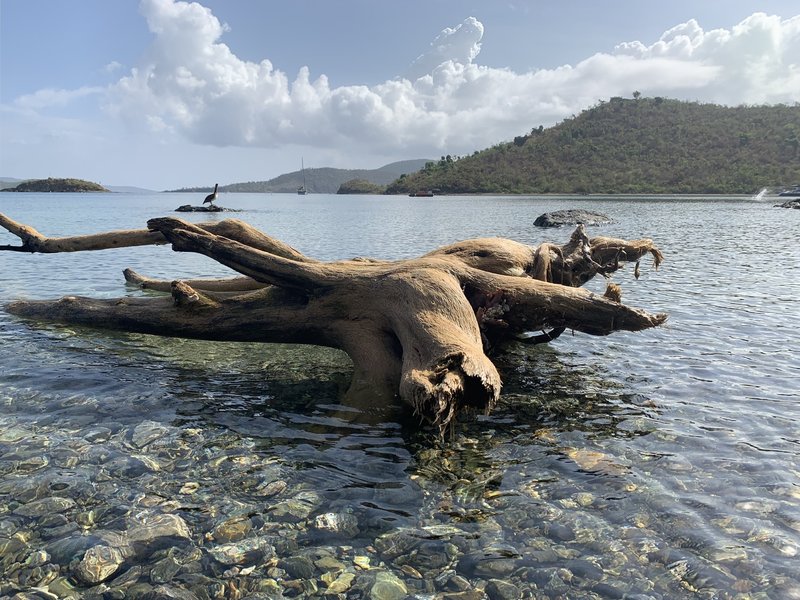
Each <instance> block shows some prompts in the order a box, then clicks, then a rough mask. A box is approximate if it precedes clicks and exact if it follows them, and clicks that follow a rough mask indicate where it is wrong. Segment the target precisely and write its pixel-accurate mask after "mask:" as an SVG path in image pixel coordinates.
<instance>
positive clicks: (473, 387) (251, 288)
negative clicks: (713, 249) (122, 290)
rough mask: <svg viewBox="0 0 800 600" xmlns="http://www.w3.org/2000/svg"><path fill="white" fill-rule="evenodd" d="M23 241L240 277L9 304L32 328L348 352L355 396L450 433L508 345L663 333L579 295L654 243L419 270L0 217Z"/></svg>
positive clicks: (490, 242)
mask: <svg viewBox="0 0 800 600" xmlns="http://www.w3.org/2000/svg"><path fill="white" fill-rule="evenodd" d="M0 226H2V227H4V228H5V229H7V230H8V231H10V232H11V233H13V234H14V235H16V236H17V237H19V238H20V240H21V242H22V244H21V245H19V246H0V250H7V251H19V252H42V253H48V252H74V251H81V250H101V249H107V248H120V247H126V246H138V245H155V244H171V246H172V249H173V250H175V251H177V252H198V253H200V254H204V255H206V256H209V257H210V258H213V259H214V260H216V261H218V262H220V263H222V264H224V265H226V266H228V267H230V268H231V269H232V270H234V271H236V272H238V273H239V274H240V277H235V278H231V279H224V280H194V281H189V280H186V281H181V280H176V281H158V280H151V279H148V278H146V277H143V276H141V275H139V274H138V273H136V272H134V271H132V270H130V269H126V271H125V277H126V279H127V280H128V281H129V282H131V283H135V284H138V285H141V286H142V287H147V288H152V289H157V290H163V291H165V292H168V293H169V295H168V296H167V295H165V296H164V297H161V298H158V297H157V298H120V299H114V300H96V299H91V298H82V297H65V298H62V299H60V300H49V301H25V300H20V301H16V302H12V303H10V304H8V305H7V306H6V309H7V310H8V312H10V313H12V314H15V315H19V316H21V317H25V318H30V319H43V320H50V321H59V322H63V323H69V324H82V325H87V326H92V327H103V328H109V329H116V330H123V331H129V332H138V333H148V334H154V335H162V336H176V337H185V338H196V339H206V340H217V341H251V342H252V341H258V342H283V343H300V344H317V345H323V346H330V347H333V348H339V349H341V350H344V351H345V352H346V353H347V354H348V355H349V356H350V358H351V359H352V361H353V365H354V376H353V381H352V383H351V386H350V390H349V391H348V394H352V395H365V394H366V395H368V396H369V397H370V398H373V399H382V400H387V401H389V400H391V398H393V397H395V396H399V397H400V398H401V399H402V400H404V401H405V402H407V403H409V404H410V406H411V407H412V408H413V410H414V411H415V412H416V413H417V414H419V415H420V416H421V417H422V418H423V419H425V420H426V421H428V422H429V423H431V424H432V425H434V426H435V427H438V428H439V429H440V431H443V430H444V429H445V428H446V427H447V426H448V424H449V423H450V422H451V421H452V420H453V419H454V418H455V417H456V415H457V414H458V413H459V412H460V411H462V410H464V409H474V410H478V411H482V412H488V411H490V410H491V409H492V407H493V406H494V404H495V402H496V401H497V398H498V396H499V394H500V388H501V381H500V375H499V374H498V372H497V369H496V368H495V366H494V364H493V363H492V361H491V360H490V359H489V355H491V352H492V350H493V349H495V348H497V347H499V346H502V345H503V344H504V343H506V342H508V341H509V340H515V339H521V338H522V337H523V336H525V334H529V332H542V333H541V334H540V335H534V336H530V335H527V336H526V337H524V339H526V340H527V341H533V342H544V341H550V340H552V339H555V338H556V337H557V336H558V335H559V334H560V333H561V332H563V331H564V330H565V329H572V330H575V331H581V332H584V333H588V334H591V335H607V334H609V333H612V332H614V331H618V330H628V331H639V330H642V329H647V328H649V327H654V326H657V325H660V324H661V323H663V322H664V321H665V320H666V318H667V316H666V315H665V314H650V313H647V312H645V311H643V310H640V309H636V308H631V307H627V306H625V305H623V304H621V302H620V293H619V287H618V286H616V285H614V284H609V287H608V290H607V292H606V294H605V295H603V296H600V295H597V294H594V293H592V292H590V291H587V290H585V289H582V288H581V287H579V286H581V285H583V284H584V283H586V282H587V281H588V280H589V279H591V278H592V277H594V276H595V275H598V274H600V275H609V274H610V273H613V272H614V271H616V270H617V269H619V268H620V266H621V265H622V264H623V263H625V262H631V261H636V274H637V276H638V272H639V263H638V261H639V259H640V258H642V257H643V256H644V255H646V254H648V253H649V254H652V256H653V259H654V263H655V266H656V267H657V266H658V265H659V263H660V262H661V260H662V258H663V257H662V255H661V252H660V251H659V250H658V248H656V246H655V245H654V244H653V242H652V241H650V240H636V241H625V240H619V239H613V238H606V237H596V238H592V239H589V238H588V237H587V236H586V234H585V232H584V229H583V227H582V226H578V228H577V229H576V230H575V232H574V233H573V234H572V237H571V238H570V240H569V241H568V242H567V243H566V244H564V245H556V244H550V243H547V244H542V245H540V246H538V247H531V246H527V245H525V244H521V243H518V242H515V241H512V240H508V239H502V238H481V239H473V240H466V241H463V242H458V243H456V244H452V245H449V246H445V247H442V248H439V249H437V250H434V251H433V252H430V253H428V254H425V255H423V256H421V257H419V258H412V259H408V260H399V261H383V260H374V259H353V260H345V261H336V262H322V261H318V260H314V259H312V258H309V257H307V256H305V255H303V254H301V253H300V252H298V251H297V250H295V249H294V248H292V247H290V246H288V245H287V244H284V243H283V242H281V241H279V240H276V239H274V238H272V237H270V236H268V235H266V234H264V233H262V232H260V231H258V230H256V229H254V228H253V227H251V226H249V225H248V224H246V223H244V222H243V221H240V220H236V219H226V220H224V221H221V222H219V223H214V224H201V225H194V224H192V223H188V222H186V221H183V220H181V219H176V218H169V217H165V218H158V219H152V220H150V221H148V223H147V226H148V229H146V230H144V229H143V230H133V231H116V232H107V233H100V234H93V235H86V236H76V237H68V238H48V237H46V236H43V235H42V234H40V233H39V232H37V231H36V230H35V229H33V228H31V227H29V226H27V225H23V224H20V223H17V222H15V221H13V220H11V219H10V218H8V217H6V216H5V215H2V214H0Z"/></svg>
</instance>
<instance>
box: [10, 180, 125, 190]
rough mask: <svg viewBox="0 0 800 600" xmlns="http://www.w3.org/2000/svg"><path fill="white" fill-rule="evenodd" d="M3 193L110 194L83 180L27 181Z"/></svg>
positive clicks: (101, 187) (96, 184) (100, 187)
mask: <svg viewBox="0 0 800 600" xmlns="http://www.w3.org/2000/svg"><path fill="white" fill-rule="evenodd" d="M0 191H3V192H110V191H111V190H108V189H106V188H104V187H103V186H102V185H100V184H99V183H94V182H91V181H85V180H83V179H56V178H53V177H48V178H47V179H29V180H28V181H23V182H22V183H20V184H19V185H17V186H15V187H10V188H4V189H3V190H0Z"/></svg>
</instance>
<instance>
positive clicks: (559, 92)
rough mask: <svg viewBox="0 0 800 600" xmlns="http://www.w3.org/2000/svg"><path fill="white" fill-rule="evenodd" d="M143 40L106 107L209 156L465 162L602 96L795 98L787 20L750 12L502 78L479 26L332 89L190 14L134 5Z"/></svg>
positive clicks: (799, 34)
mask: <svg viewBox="0 0 800 600" xmlns="http://www.w3.org/2000/svg"><path fill="white" fill-rule="evenodd" d="M141 11H142V13H143V14H144V16H145V18H146V19H147V23H148V26H149V28H150V30H151V32H152V33H153V34H154V36H155V39H154V41H153V43H152V45H151V47H150V48H149V50H148V53H147V55H146V58H145V59H144V60H143V61H142V62H141V63H140V64H139V65H137V66H136V68H134V69H132V70H131V71H130V73H129V74H128V75H127V76H125V77H123V78H122V79H120V80H119V81H118V82H117V83H116V84H115V85H114V86H112V88H111V89H110V93H109V96H108V106H107V108H108V109H109V110H110V111H111V112H112V113H113V114H116V115H119V116H120V117H122V118H124V119H126V120H129V121H131V122H133V123H135V124H137V125H139V124H142V123H144V124H146V125H148V126H149V127H151V128H153V129H155V130H163V131H170V132H173V133H175V134H178V135H181V136H184V137H186V138H187V139H189V140H191V141H193V142H196V143H200V144H209V145H216V146H259V147H279V146H282V145H286V144H308V145H313V146H317V147H325V146H328V147H342V146H344V145H346V144H351V145H353V144H356V145H358V146H359V147H360V148H361V149H362V150H367V151H372V152H376V153H381V154H384V155H390V154H395V155H406V156H414V155H433V156H435V155H438V154H439V153H443V152H445V151H446V152H448V153H465V152H471V151H472V150H475V149H481V148H484V147H487V146H489V145H492V144H494V143H496V142H498V141H501V140H506V139H510V138H511V137H513V136H514V135H519V134H521V133H524V132H526V131H528V130H530V129H531V128H532V127H536V126H538V125H540V124H543V125H550V124H553V123H555V122H556V121H558V120H560V119H563V118H565V117H567V116H569V115H570V114H574V113H577V112H579V111H581V110H582V109H584V108H586V107H588V106H590V105H592V104H594V103H596V102H597V101H598V100H602V99H607V98H609V97H611V96H617V95H626V96H629V95H630V94H631V93H632V92H633V91H634V90H639V91H641V92H642V93H643V94H645V95H649V96H656V95H661V96H668V97H674V98H686V99H697V100H704V101H713V102H719V103H723V104H731V105H736V104H742V103H776V102H789V103H793V102H796V101H798V100H800V62H799V61H800V16H796V17H792V18H789V19H781V18H780V17H776V16H768V15H765V14H761V13H757V14H754V15H752V16H750V17H748V18H747V19H745V20H744V21H742V22H741V23H739V24H738V25H735V26H734V27H732V28H731V29H715V30H711V31H704V30H703V29H702V27H701V25H700V24H699V23H697V22H696V21H694V20H691V21H688V22H686V23H683V24H680V25H677V26H675V27H673V28H671V29H669V30H668V31H666V32H665V33H664V34H663V35H662V36H661V38H660V39H659V40H657V41H655V42H653V43H651V44H649V45H648V44H646V43H643V42H640V41H631V42H626V43H621V44H619V45H618V46H617V47H616V48H615V49H614V50H613V51H612V52H610V53H598V54H595V55H593V56H590V57H587V58H586V59H585V60H583V61H581V62H579V63H577V64H575V65H564V66H562V67H559V68H555V69H539V70H532V71H529V72H527V73H515V72H513V71H510V70H508V69H496V68H489V67H486V66H481V65H480V64H478V63H477V62H476V59H477V58H478V55H479V52H480V47H481V39H482V36H483V25H482V24H481V23H480V21H478V20H477V19H475V18H473V17H470V18H468V19H466V20H464V21H463V22H462V23H461V24H459V25H457V26H455V27H453V28H447V29H445V30H443V31H442V32H441V33H440V34H439V36H437V38H436V39H435V40H434V41H433V43H432V44H431V47H430V49H429V50H428V51H426V52H425V53H423V54H422V55H420V56H419V57H418V58H417V59H416V60H414V61H413V62H412V64H411V65H410V67H409V70H408V72H407V73H406V74H405V75H404V76H403V77H398V78H395V79H391V80H388V81H386V82H384V83H381V84H379V85H375V86H341V87H334V88H332V87H331V86H330V84H329V82H328V79H327V78H326V77H325V76H324V75H320V76H317V77H312V75H311V72H310V70H309V69H308V68H307V67H304V68H302V69H301V70H300V72H299V73H298V74H297V75H296V76H295V77H294V78H290V77H289V76H288V75H287V74H286V73H284V72H283V71H280V70H279V69H277V68H275V67H274V66H273V64H272V63H271V62H270V61H269V60H267V59H264V60H262V61H261V62H257V63H256V62H251V61H246V60H242V59H240V58H239V57H237V56H236V55H235V54H233V52H232V51H231V50H230V48H229V47H228V46H227V45H226V44H224V43H223V42H222V38H223V36H224V34H225V33H226V31H227V27H226V26H225V25H223V24H222V23H220V21H219V20H218V19H217V18H216V17H215V16H214V15H213V14H212V12H211V11H210V10H209V9H208V8H205V7H203V6H201V5H200V4H197V3H187V2H183V1H177V0H142V2H141Z"/></svg>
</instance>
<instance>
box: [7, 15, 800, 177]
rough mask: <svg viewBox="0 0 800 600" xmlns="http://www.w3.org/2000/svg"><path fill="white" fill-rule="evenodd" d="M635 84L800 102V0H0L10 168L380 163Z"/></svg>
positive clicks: (457, 147)
mask: <svg viewBox="0 0 800 600" xmlns="http://www.w3.org/2000/svg"><path fill="white" fill-rule="evenodd" d="M634 91H639V92H640V93H641V94H642V95H643V96H665V97H669V98H679V99H685V100H692V101H695V100H696V101H701V102H715V103H719V104H725V105H741V104H775V103H786V104H795V103H797V102H800V2H798V1H797V0H764V1H752V0H748V1H745V0H704V1H702V2H698V1H697V0H671V1H670V2H646V1H642V0H608V1H607V2H598V1H589V0H580V1H579V0H559V1H558V2H553V1H548V2H544V1H533V0H513V1H503V0H403V1H402V2H385V1H376V0H337V1H335V2H334V1H331V0H201V1H200V2H184V1H178V0H141V1H137V0H113V1H112V0H0V177H16V178H20V179H27V178H43V177H77V178H80V179H88V180H90V181H96V182H99V183H102V184H104V185H110V186H125V185H129V186H138V187H144V188H148V189H154V190H163V189H175V188H180V187H190V186H211V185H213V184H214V183H217V182H218V183H220V184H221V185H224V184H228V183H235V182H243V181H261V180H267V179H271V178H273V177H276V176H278V175H280V174H282V173H286V172H290V171H296V170H298V169H299V168H300V165H301V161H302V162H303V163H304V164H305V166H306V168H310V167H338V168H358V169H361V168H377V167H380V166H382V165H384V164H387V163H390V162H393V161H396V160H406V159H411V158H434V159H436V158H438V157H440V156H442V155H445V154H451V155H465V154H471V153H472V152H474V151H475V150H481V149H484V148H487V147H490V146H492V145H494V144H497V143H499V142H503V141H509V140H511V139H513V137H514V136H516V135H521V134H524V133H527V132H529V131H530V130H531V129H533V128H535V127H538V126H539V125H543V126H545V127H549V126H551V125H554V124H556V123H558V122H560V121H562V120H563V119H565V118H569V117H570V116H572V115H575V114H578V113H580V112H581V111H582V110H585V109H587V108H589V107H591V106H593V105H596V104H597V103H599V102H600V101H603V100H608V98H610V97H612V96H624V97H631V95H632V94H633V92H634Z"/></svg>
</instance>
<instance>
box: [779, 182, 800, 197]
mask: <svg viewBox="0 0 800 600" xmlns="http://www.w3.org/2000/svg"><path fill="white" fill-rule="evenodd" d="M778 196H791V197H793V198H794V197H800V184H798V185H796V186H794V187H792V188H789V189H788V190H783V191H782V192H781V193H780V194H778Z"/></svg>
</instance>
